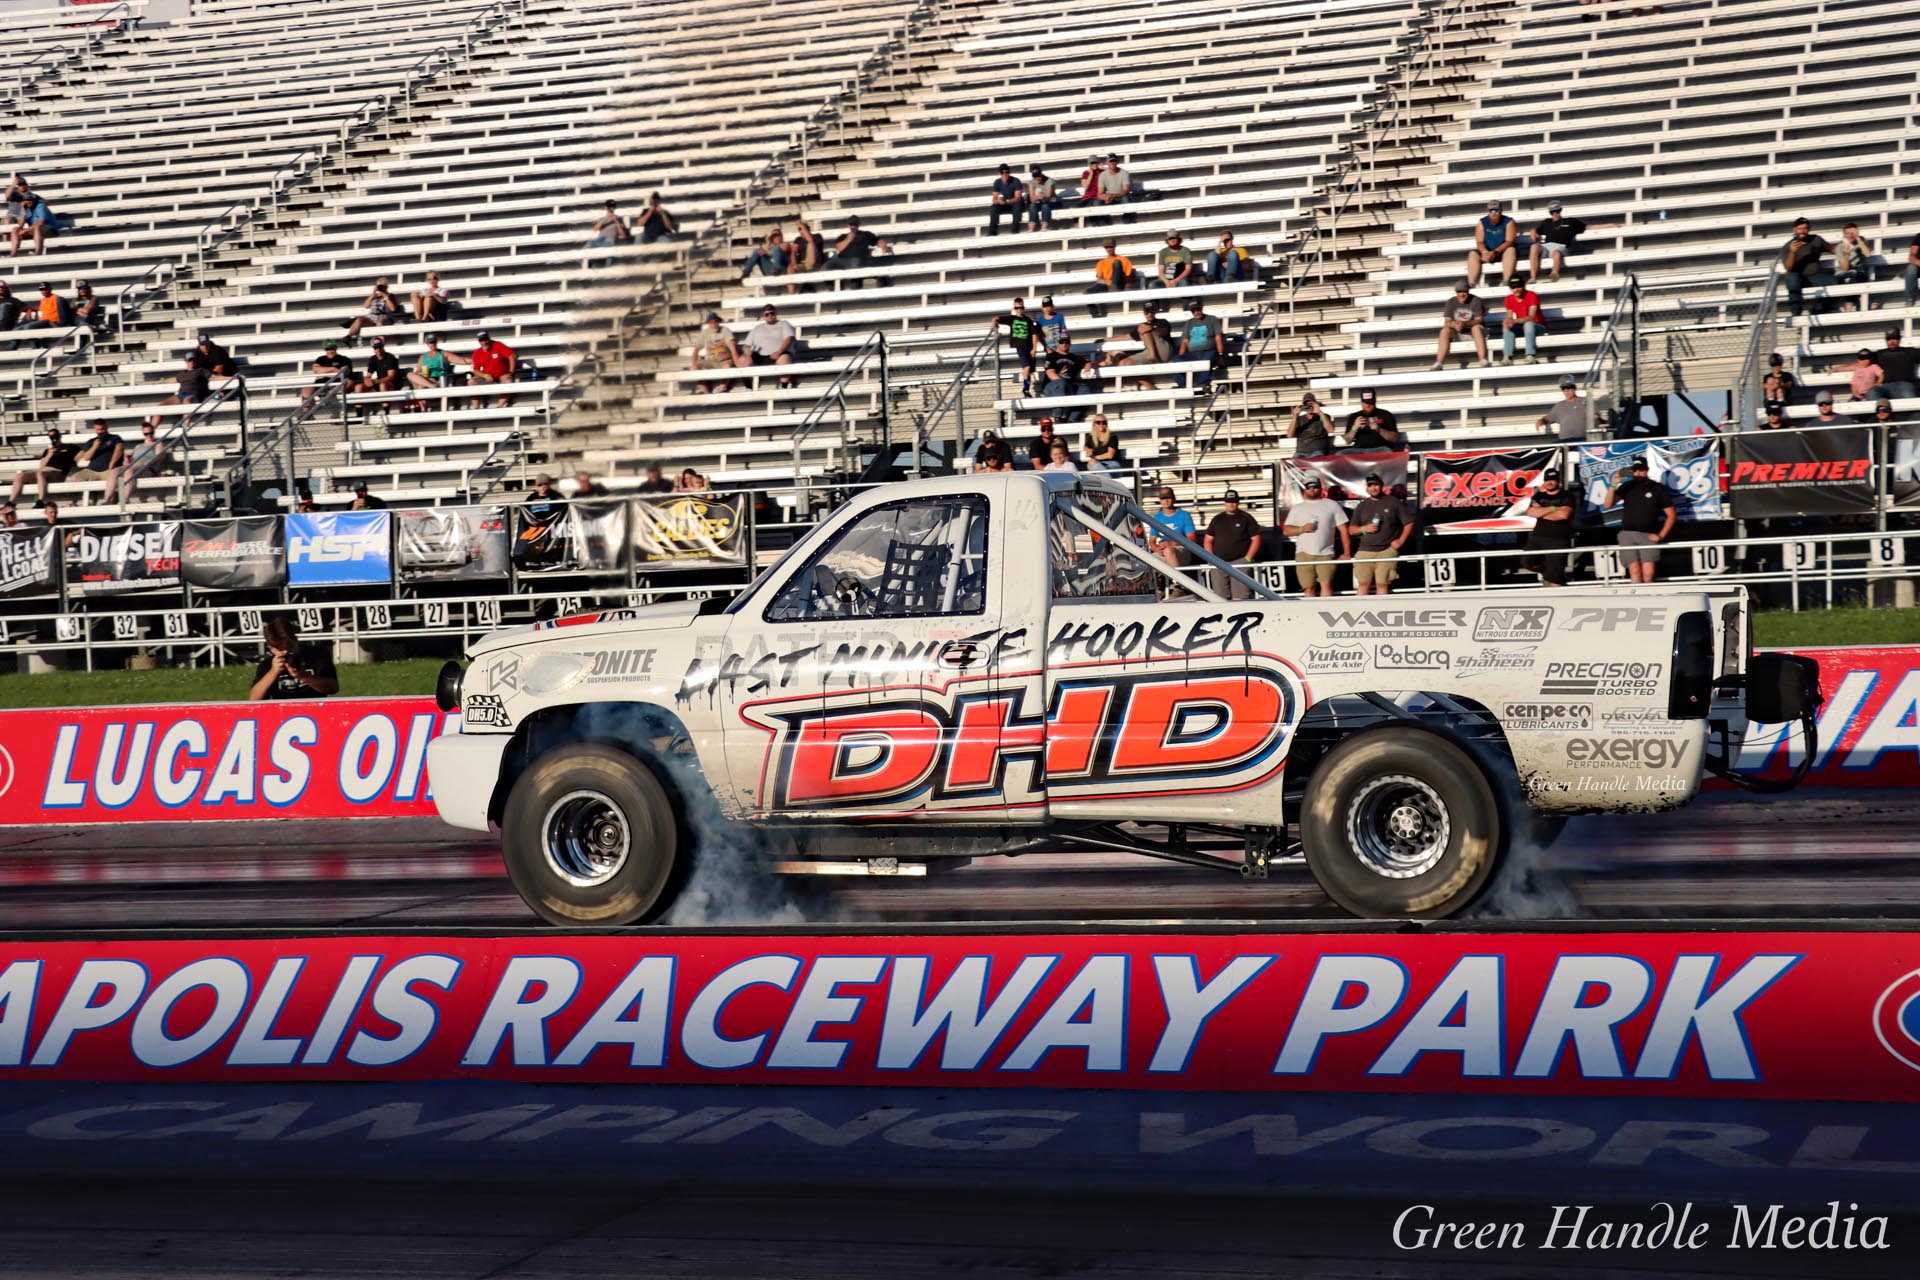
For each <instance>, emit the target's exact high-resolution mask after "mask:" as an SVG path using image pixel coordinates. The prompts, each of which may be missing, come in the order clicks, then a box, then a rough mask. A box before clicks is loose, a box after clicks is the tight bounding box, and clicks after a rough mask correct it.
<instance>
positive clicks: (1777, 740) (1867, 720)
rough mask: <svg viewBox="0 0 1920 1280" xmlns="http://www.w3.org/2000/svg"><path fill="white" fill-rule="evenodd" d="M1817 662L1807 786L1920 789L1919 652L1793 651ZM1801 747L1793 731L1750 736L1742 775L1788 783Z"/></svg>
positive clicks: (1763, 730) (1757, 729)
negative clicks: (1819, 700) (1815, 727)
mask: <svg viewBox="0 0 1920 1280" xmlns="http://www.w3.org/2000/svg"><path fill="white" fill-rule="evenodd" d="M1795 652H1797V653H1803V654H1805V655H1807V656H1808V657H1810V658H1812V659H1813V660H1814V661H1816V662H1818V663H1819V664H1820V689H1821V691H1822V692H1823V693H1825V694H1826V697H1827V701H1826V705H1825V706H1823V707H1821V708H1820V715H1819V721H1818V723H1819V750H1818V752H1817V753H1816V754H1815V756H1814V762H1813V771H1812V772H1811V773H1809V774H1808V775H1807V780H1806V782H1805V783H1804V784H1803V785H1805V786H1810V787H1916V786H1920V646H1911V645H1909V646H1905V647H1887V648H1879V647H1873V646H1862V647H1860V648H1849V649H1798V650H1795ZM1805 750H1806V742H1805V739H1804V738H1803V737H1802V735H1801V733H1800V730H1799V728H1798V726H1794V725H1754V726H1751V727H1750V728H1749V729H1748V730H1747V737H1746V741H1745V743H1744V744H1743V746H1742V748H1741V751H1740V757H1739V761H1738V767H1739V769H1740V771H1741V772H1742V773H1764V774H1766V775H1767V776H1769V777H1785V776H1786V775H1787V774H1788V772H1789V771H1790V770H1791V769H1792V767H1793V766H1794V765H1796V764H1798V763H1799V762H1800V760H1801V759H1802V757H1803V755H1804V753H1805Z"/></svg>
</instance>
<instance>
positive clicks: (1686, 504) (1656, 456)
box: [1574, 436, 1726, 526]
mask: <svg viewBox="0 0 1920 1280" xmlns="http://www.w3.org/2000/svg"><path fill="white" fill-rule="evenodd" d="M1643 455H1644V456H1645V457H1646V459H1647V475H1648V477H1649V478H1651V479H1654V480H1658V481H1660V482H1661V483H1663V484H1665V485H1666V486H1667V489H1668V491H1669V492H1670V493H1672V494H1673V508H1674V511H1675V512H1677V513H1678V518H1679V519H1681V520H1721V519H1725V518H1726V510H1725V504H1724V503H1722V502H1721V500H1720V438H1719V437H1718V436H1673V437H1670V438H1668V439H1664V440H1609V441H1607V442H1606V443H1604V444H1582V445H1576V446H1575V447H1574V470H1575V472H1576V479H1575V481H1574V484H1575V492H1577V493H1579V494H1581V495H1583V496H1584V497H1585V499H1586V514H1587V517H1588V518H1589V519H1591V518H1592V517H1593V516H1594V515H1595V514H1596V513H1597V514H1598V515H1599V516H1600V518H1601V523H1603V524H1606V525H1608V526H1618V525H1619V523H1620V509H1619V508H1618V507H1608V506H1607V493H1608V491H1609V490H1611V489H1612V488H1613V487H1614V486H1615V485H1618V484H1625V483H1626V482H1627V481H1628V480H1630V479H1632V472H1631V468H1632V466H1633V460H1634V459H1635V458H1637V457H1640V456H1643Z"/></svg>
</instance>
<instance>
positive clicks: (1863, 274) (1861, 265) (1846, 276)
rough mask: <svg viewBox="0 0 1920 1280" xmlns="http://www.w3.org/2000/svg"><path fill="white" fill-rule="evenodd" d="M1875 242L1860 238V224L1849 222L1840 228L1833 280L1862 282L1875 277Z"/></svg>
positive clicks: (1844, 282)
mask: <svg viewBox="0 0 1920 1280" xmlns="http://www.w3.org/2000/svg"><path fill="white" fill-rule="evenodd" d="M1872 256H1873V243H1872V242H1871V241H1868V240H1862V239H1861V238H1860V224H1859V223H1857V222H1849V223H1848V224H1847V225H1846V226H1844V227H1842V228H1840V243H1838V244H1836V245H1834V246H1833V282H1834V283H1835V284H1861V283H1864V282H1866V281H1869V280H1872V279H1873V264H1872V263H1870V262H1868V261H1867V259H1869V258H1871V257H1872Z"/></svg>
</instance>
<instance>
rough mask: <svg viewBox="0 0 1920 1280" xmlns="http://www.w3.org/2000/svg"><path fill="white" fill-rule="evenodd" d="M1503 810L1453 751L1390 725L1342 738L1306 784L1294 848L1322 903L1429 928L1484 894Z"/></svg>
mask: <svg viewBox="0 0 1920 1280" xmlns="http://www.w3.org/2000/svg"><path fill="white" fill-rule="evenodd" d="M1501 841H1502V835H1501V808H1500V802H1499V799H1498V797H1497V796H1495V794H1494V790H1493V785H1492V784H1491V783H1490V782H1489V781H1488V779H1487V775H1486V774H1485V772H1483V771H1482V770H1481V768H1480V766H1479V765H1478V764H1476V763H1475V762H1474V760H1473V757H1472V756H1471V755H1469V754H1468V753H1467V752H1466V750H1465V749H1464V748H1462V747H1461V746H1460V745H1459V744H1458V743H1455V742H1453V741H1451V740H1450V739H1448V738H1444V737H1442V736H1440V735H1439V734H1436V733H1430V732H1427V731H1426V730H1423V729H1411V728H1404V727H1400V726H1393V727H1389V728H1383V729H1374V730H1370V731H1368V732H1366V733H1361V734H1358V735H1356V736H1354V737H1351V738H1348V739H1347V740H1346V741H1344V742H1342V743H1341V744H1340V745H1339V746H1337V747H1335V748H1334V749H1333V750H1332V751H1329V752H1328V753H1327V755H1326V757H1325V758H1324V759H1323V760H1322V761H1321V762H1320V766H1319V767H1318V768H1317V769H1315V770H1314V772H1313V777H1312V778H1311V779H1310V780H1309V781H1308V783H1307V791H1306V797H1305V801H1304V803H1303V805H1302V806H1301V811H1300V843H1301V847H1302V848H1303V850H1304V851H1305V853H1306V858H1307V867H1308V869H1309V870H1311V871H1312V872H1313V878H1314V879H1315V880H1318V881H1319V882H1320V887H1321V888H1322V889H1324V890H1326V892H1327V896H1328V897H1330V898H1332V899H1333V900H1334V901H1335V902H1337V903H1339V904H1340V905H1341V906H1342V907H1344V908H1346V909H1347V910H1348V911H1351V912H1352V913H1353V914H1354V915H1357V916H1365V917H1370V918H1375V919H1382V918H1385V919H1437V918H1440V917H1442V916H1450V915H1453V914H1454V913H1456V912H1458V911H1461V910H1463V909H1464V908H1466V907H1467V905H1468V904H1470V903H1471V902H1472V901H1473V900H1474V898H1476V897H1478V896H1479V894H1480V892H1481V891H1482V890H1483V889H1485V888H1486V886H1487V881H1488V880H1489V879H1490V878H1491V877H1492V875H1493V870H1494V865H1495V863H1496V862H1497V861H1498V859H1499V852H1500V850H1501V848H1502V844H1501Z"/></svg>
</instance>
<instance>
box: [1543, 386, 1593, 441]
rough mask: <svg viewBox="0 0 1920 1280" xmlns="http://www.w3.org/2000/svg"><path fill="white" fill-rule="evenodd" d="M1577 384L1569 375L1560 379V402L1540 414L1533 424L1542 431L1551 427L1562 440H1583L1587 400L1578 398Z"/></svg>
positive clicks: (1585, 432)
mask: <svg viewBox="0 0 1920 1280" xmlns="http://www.w3.org/2000/svg"><path fill="white" fill-rule="evenodd" d="M1578 385H1579V384H1577V383H1576V382H1574V380H1573V379H1572V378H1570V377H1569V378H1562V379H1560V403H1559V404H1556V405H1554V406H1553V407H1552V408H1551V409H1549V410H1547V411H1546V412H1545V413H1543V414H1541V415H1540V417H1539V418H1538V419H1537V420H1536V421H1535V422H1534V424H1533V425H1534V426H1536V427H1538V428H1540V430H1542V431H1545V430H1547V429H1548V428H1549V427H1551V428H1552V429H1553V432H1554V434H1555V435H1557V436H1558V437H1559V438H1560V439H1562V440H1585V439H1586V438H1587V402H1586V401H1584V400H1582V399H1581V398H1580V393H1579V391H1578V389H1577V388H1578Z"/></svg>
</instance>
